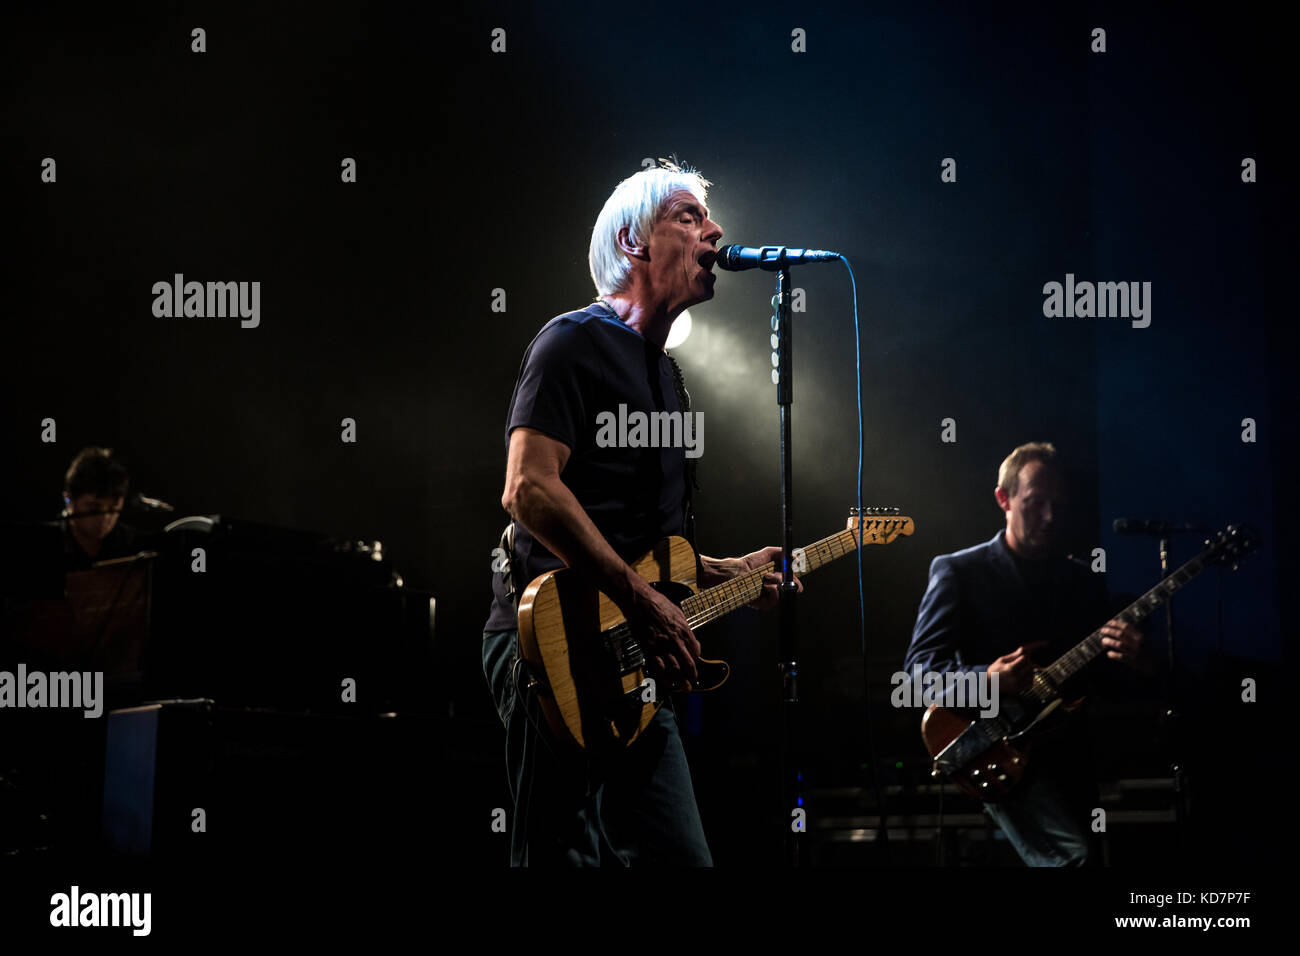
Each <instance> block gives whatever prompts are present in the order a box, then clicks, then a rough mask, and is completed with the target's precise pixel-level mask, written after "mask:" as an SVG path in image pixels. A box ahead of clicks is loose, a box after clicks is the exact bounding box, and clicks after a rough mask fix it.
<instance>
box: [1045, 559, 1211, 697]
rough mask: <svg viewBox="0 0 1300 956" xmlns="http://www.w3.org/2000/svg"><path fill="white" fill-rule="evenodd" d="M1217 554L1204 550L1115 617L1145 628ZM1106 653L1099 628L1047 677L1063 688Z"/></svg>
mask: <svg viewBox="0 0 1300 956" xmlns="http://www.w3.org/2000/svg"><path fill="white" fill-rule="evenodd" d="M1214 550H1215V548H1214V547H1213V546H1211V547H1208V548H1206V549H1205V550H1203V551H1202V552H1201V553H1200V554H1198V555H1197V556H1196V557H1194V558H1192V560H1190V561H1188V562H1187V563H1186V564H1184V565H1183V566H1182V567H1181V568H1179V569H1178V570H1177V571H1175V572H1173V573H1172V574H1170V575H1169V576H1168V577H1167V578H1165V579H1164V580H1163V581H1161V582H1160V583H1159V584H1157V585H1156V586H1155V587H1153V588H1152V589H1151V590H1150V591H1148V592H1147V593H1146V594H1144V595H1142V596H1141V597H1140V598H1138V599H1137V600H1136V601H1134V602H1133V603H1132V604H1130V605H1129V606H1128V607H1126V608H1125V609H1124V610H1123V611H1121V612H1120V613H1118V614H1116V615H1114V617H1115V618H1118V619H1120V620H1121V621H1127V622H1128V623H1129V624H1141V623H1142V622H1143V621H1145V620H1146V619H1147V618H1148V617H1150V616H1151V614H1152V612H1153V611H1155V609H1156V608H1158V607H1159V606H1160V605H1161V604H1163V603H1164V602H1165V601H1168V600H1169V599H1170V598H1171V597H1173V596H1174V595H1175V594H1177V593H1178V592H1179V591H1180V590H1181V589H1182V587H1183V586H1184V585H1185V584H1187V582H1188V581H1190V580H1192V578H1194V577H1196V576H1197V575H1198V574H1200V573H1201V572H1202V571H1204V570H1205V566H1206V564H1207V562H1208V560H1209V558H1210V555H1211V554H1212V553H1213V552H1214ZM1103 650H1105V648H1104V647H1103V646H1102V643H1101V629H1100V628H1098V629H1097V630H1095V631H1093V632H1092V633H1091V634H1089V635H1088V636H1087V637H1085V638H1084V639H1083V640H1082V641H1080V642H1079V643H1078V644H1076V645H1075V646H1074V647H1072V648H1071V649H1070V650H1068V651H1066V652H1065V653H1064V654H1062V655H1061V656H1060V657H1058V658H1057V659H1056V660H1055V661H1053V662H1052V663H1051V664H1050V665H1049V666H1048V667H1047V668H1045V672H1046V674H1047V677H1048V678H1049V679H1050V680H1051V682H1052V683H1053V684H1054V685H1055V686H1056V687H1060V686H1061V684H1063V683H1065V682H1066V681H1067V680H1069V679H1070V678H1071V677H1073V676H1074V675H1075V674H1077V673H1078V672H1079V671H1081V670H1082V669H1083V668H1084V667H1086V666H1087V665H1088V664H1090V663H1091V662H1092V661H1093V660H1094V659H1095V658H1096V657H1097V656H1098V655H1100V654H1101V653H1102V651H1103ZM1050 693H1051V689H1050V688H1045V687H1042V686H1040V685H1037V684H1035V685H1034V688H1033V690H1031V691H1029V692H1028V696H1031V697H1036V698H1041V697H1042V695H1043V694H1050ZM1044 702H1045V701H1044Z"/></svg>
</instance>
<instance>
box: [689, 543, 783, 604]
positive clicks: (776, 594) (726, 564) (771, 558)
mask: <svg viewBox="0 0 1300 956" xmlns="http://www.w3.org/2000/svg"><path fill="white" fill-rule="evenodd" d="M780 557H781V549H780V548H779V547H775V546H774V547H770V548H763V549H762V550H761V551H754V552H751V553H750V554H747V555H745V556H744V557H743V558H710V557H708V556H706V555H703V554H702V555H700V566H701V573H700V578H699V586H700V587H701V588H711V587H713V586H714V585H715V584H721V583H722V582H723V581H728V580H730V579H731V578H734V577H735V576H736V575H738V574H744V573H746V572H747V571H753V570H754V569H755V568H761V567H762V566H763V565H765V564H768V563H776V562H777V561H778V560H779V559H780ZM794 583H795V584H796V585H798V587H797V590H798V591H800V592H802V591H803V582H802V581H800V580H799V576H798V575H797V574H796V575H795V578H794ZM780 586H781V575H780V573H779V572H776V571H773V572H771V573H770V574H765V575H763V594H762V596H761V597H760V598H759V599H758V600H757V601H752V602H750V605H749V606H750V607H753V608H757V609H758V610H760V611H768V610H771V609H772V608H774V607H776V605H777V603H778V602H779V601H780V599H781V595H780V590H779V589H780Z"/></svg>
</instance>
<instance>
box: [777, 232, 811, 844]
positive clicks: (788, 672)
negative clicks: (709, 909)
mask: <svg viewBox="0 0 1300 956" xmlns="http://www.w3.org/2000/svg"><path fill="white" fill-rule="evenodd" d="M776 262H777V276H776V295H774V296H773V297H772V305H773V307H774V308H775V309H776V312H775V314H774V315H773V316H772V333H773V334H772V339H773V345H774V346H775V348H776V351H775V352H774V353H773V354H772V358H773V362H774V366H775V368H774V370H773V372H772V381H773V382H774V383H775V384H776V404H777V415H778V420H779V426H780V443H779V445H780V456H781V558H780V561H779V570H780V573H781V586H780V588H779V591H778V593H779V596H780V605H779V607H780V646H779V655H778V656H779V658H780V661H779V663H778V667H779V669H780V673H781V740H780V753H781V756H780V767H781V797H782V802H783V805H784V807H785V808H786V810H787V813H788V814H789V816H788V818H786V820H785V826H786V829H785V832H784V851H785V852H784V857H785V862H786V864H787V865H788V866H791V867H797V866H800V865H801V863H802V853H801V852H800V850H801V847H800V844H801V843H802V840H801V839H800V838H801V837H804V836H805V834H804V833H803V832H802V830H800V831H796V830H795V829H794V821H795V817H794V813H793V811H794V810H795V809H797V808H802V807H803V803H804V801H803V773H802V772H801V769H800V766H801V765H800V756H799V754H798V752H797V749H796V744H797V741H798V722H799V653H798V651H799V627H798V617H797V614H796V610H797V604H796V601H795V597H796V595H797V594H798V585H796V584H795V581H794V574H793V573H792V570H791V569H792V568H793V567H794V559H793V556H792V552H793V550H794V478H793V467H792V459H791V454H790V452H791V447H792V445H791V438H790V425H791V409H790V406H791V405H792V404H793V402H794V376H793V343H792V336H791V332H792V330H791V314H792V309H791V307H790V269H789V265H788V262H787V260H786V252H785V249H784V248H782V249H781V251H780V253H779V254H778V256H777V260H776ZM805 819H806V814H805ZM806 825H807V824H806V823H803V824H801V827H806Z"/></svg>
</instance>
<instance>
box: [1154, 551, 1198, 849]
mask: <svg viewBox="0 0 1300 956" xmlns="http://www.w3.org/2000/svg"><path fill="white" fill-rule="evenodd" d="M1167 577H1169V534H1168V533H1165V534H1162V535H1161V536H1160V578H1161V580H1164V579H1165V578H1167ZM1164 603H1165V637H1166V641H1167V643H1168V648H1167V650H1168V658H1169V690H1168V693H1167V694H1166V695H1165V700H1166V707H1165V725H1166V726H1167V727H1168V728H1169V749H1170V751H1171V753H1172V757H1173V761H1172V763H1171V765H1170V768H1171V770H1172V771H1173V775H1174V820H1175V821H1176V824H1177V827H1178V832H1179V834H1180V835H1185V830H1186V824H1187V821H1188V818H1189V817H1190V815H1191V794H1190V793H1189V792H1188V789H1189V786H1190V784H1189V781H1188V779H1187V767H1186V765H1185V762H1184V759H1183V757H1184V754H1183V728H1182V715H1181V714H1179V712H1178V697H1179V694H1178V671H1177V670H1176V669H1175V667H1174V661H1175V658H1174V602H1173V601H1172V600H1169V601H1165V602H1164Z"/></svg>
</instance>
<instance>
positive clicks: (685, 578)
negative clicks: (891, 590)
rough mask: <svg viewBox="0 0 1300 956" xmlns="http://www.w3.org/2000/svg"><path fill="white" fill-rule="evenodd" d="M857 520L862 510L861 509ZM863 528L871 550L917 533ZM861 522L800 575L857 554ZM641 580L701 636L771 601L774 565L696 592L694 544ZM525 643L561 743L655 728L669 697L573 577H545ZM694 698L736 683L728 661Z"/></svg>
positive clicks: (522, 627)
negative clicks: (768, 577) (766, 585)
mask: <svg viewBox="0 0 1300 956" xmlns="http://www.w3.org/2000/svg"><path fill="white" fill-rule="evenodd" d="M855 510H856V509H855ZM868 510H869V513H868V514H866V515H863V516H862V518H861V526H862V527H861V537H862V544H863V545H872V544H889V543H891V542H893V541H894V540H895V539H897V538H898V537H899V536H900V535H910V534H911V533H912V519H911V518H908V517H904V516H900V515H899V514H898V509H897V508H891V509H885V508H881V509H868ZM858 524H859V519H858V517H857V516H856V515H853V516H851V517H850V518H849V522H848V528H847V530H845V531H841V532H839V533H838V534H834V535H831V536H830V537H828V538H823V539H822V540H821V541H818V542H816V543H815V544H810V545H808V546H807V547H806V548H796V549H795V550H794V551H793V552H792V563H793V570H794V572H795V573H796V574H800V575H802V574H807V573H808V572H810V571H815V570H816V569H817V568H819V567H821V566H822V565H824V564H826V563H828V562H830V561H833V560H835V559H836V558H840V557H843V556H844V555H846V554H852V553H853V552H854V550H856V547H857V543H858V534H859V532H858ZM630 565H631V567H632V570H634V571H635V572H636V573H637V574H639V575H641V577H643V578H645V579H646V580H647V581H649V582H650V584H651V585H652V586H653V587H654V588H655V590H657V591H659V592H661V593H662V594H664V595H666V596H667V597H668V598H669V599H670V600H672V601H673V602H674V603H676V604H678V605H679V606H680V607H681V609H682V611H683V612H684V613H685V615H686V621H687V623H688V624H689V625H690V626H691V629H692V630H697V629H698V628H700V627H702V626H703V625H705V624H708V623H709V622H710V621H714V620H717V619H718V618H720V617H722V616H724V615H726V614H730V613H731V612H732V611H734V610H736V609H737V608H741V607H744V606H745V605H746V604H749V603H750V602H751V601H754V600H755V599H757V598H758V597H759V596H760V595H761V594H762V593H763V576H764V575H765V574H768V573H770V572H772V571H773V570H774V562H770V561H769V562H768V563H767V564H765V565H763V566H762V567H760V568H755V569H754V570H753V571H747V572H745V573H744V574H739V575H737V576H736V577H734V578H730V579H729V580H727V581H724V582H722V583H721V584H718V585H715V586H713V587H711V588H706V589H705V590H703V591H701V590H699V589H698V588H697V586H696V583H695V582H696V576H697V574H698V571H699V559H698V558H697V557H696V554H695V550H694V549H693V548H692V547H691V546H690V544H689V543H688V542H687V541H686V539H685V538H680V537H675V536H674V537H670V538H665V539H663V540H662V541H660V542H659V543H658V544H657V545H655V547H654V548H653V549H651V550H650V551H649V552H648V553H647V554H645V555H643V556H642V557H641V558H640V559H638V560H637V561H633V562H630ZM519 643H520V647H521V649H522V652H523V657H524V659H525V660H527V661H529V662H530V663H531V664H532V665H533V666H534V668H535V671H536V672H537V673H538V674H539V675H540V676H541V677H542V681H541V683H542V685H543V687H542V692H541V694H540V695H539V698H540V700H541V704H542V712H543V713H544V714H545V715H546V720H547V723H548V724H549V725H550V727H551V730H552V731H553V732H554V734H555V736H556V737H557V738H558V739H560V740H569V741H571V742H572V743H574V744H576V745H577V746H578V747H580V748H583V749H587V750H600V749H606V748H618V747H626V746H629V745H630V744H631V743H632V742H633V741H635V740H636V739H637V737H639V736H640V735H641V732H642V731H643V730H645V728H646V727H647V726H648V725H649V723H650V721H651V720H653V719H654V716H655V714H656V713H657V712H658V710H659V707H660V706H661V705H662V703H663V700H664V698H666V697H667V691H668V688H660V687H658V686H657V685H656V684H655V683H654V681H653V680H651V679H649V678H648V676H647V674H646V666H647V662H646V656H645V652H644V650H643V649H642V648H641V647H640V646H639V645H638V643H637V641H636V638H635V637H634V636H633V633H632V628H631V625H629V624H628V622H627V620H626V619H625V618H624V616H623V612H622V611H620V610H619V608H618V605H616V604H615V603H614V602H613V601H612V600H610V599H609V597H607V596H606V595H605V594H604V593H602V592H600V591H598V590H596V589H595V588H593V587H591V586H590V585H589V584H587V583H585V582H584V580H583V579H582V578H581V577H579V576H578V575H576V574H575V573H574V572H573V571H571V570H570V569H568V568H561V569H559V570H557V571H551V572H549V573H547V574H543V575H540V576H538V577H537V578H536V579H535V580H534V581H533V582H532V583H531V584H529V585H528V587H527V588H526V589H525V591H524V593H523V597H522V598H521V599H520V602H519ZM697 671H698V674H699V678H698V680H697V681H696V682H695V685H694V688H693V691H692V692H695V691H706V690H713V689H715V688H717V687H719V686H721V685H722V683H723V682H724V681H726V679H727V676H728V674H729V673H730V668H729V667H728V666H727V664H726V663H725V662H724V661H715V660H705V659H703V658H701V659H700V660H699V661H698V662H697Z"/></svg>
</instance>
